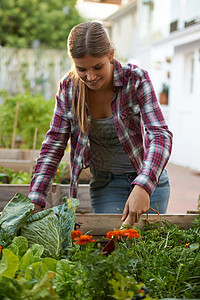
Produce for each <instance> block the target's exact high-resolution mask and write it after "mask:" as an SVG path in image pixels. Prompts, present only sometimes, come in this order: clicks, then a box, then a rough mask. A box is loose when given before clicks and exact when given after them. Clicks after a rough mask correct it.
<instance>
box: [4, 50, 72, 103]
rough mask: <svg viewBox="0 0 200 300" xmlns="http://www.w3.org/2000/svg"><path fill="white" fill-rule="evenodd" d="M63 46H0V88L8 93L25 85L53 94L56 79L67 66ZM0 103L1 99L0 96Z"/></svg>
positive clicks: (62, 73)
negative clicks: (38, 47)
mask: <svg viewBox="0 0 200 300" xmlns="http://www.w3.org/2000/svg"><path fill="white" fill-rule="evenodd" d="M70 67H71V61H70V59H69V57H68V56H67V51H65V50H51V49H49V50H46V49H38V50H34V49H15V48H3V47H2V48H0V90H6V91H8V92H9V93H10V94H11V95H13V94H17V93H23V92H24V91H25V90H26V89H29V90H30V91H33V92H34V93H37V92H38V93H41V94H42V95H43V96H44V97H45V99H49V98H54V97H55V93H56V90H57V87H58V84H59V81H60V79H61V78H62V77H63V76H64V74H65V73H66V72H67V71H68V70H69V69H70ZM0 103H1V99H0Z"/></svg>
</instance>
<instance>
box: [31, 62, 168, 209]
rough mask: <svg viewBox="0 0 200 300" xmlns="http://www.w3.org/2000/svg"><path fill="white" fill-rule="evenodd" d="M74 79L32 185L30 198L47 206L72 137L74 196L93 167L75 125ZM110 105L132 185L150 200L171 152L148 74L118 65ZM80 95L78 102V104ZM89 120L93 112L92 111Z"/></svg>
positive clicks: (61, 96) (61, 99)
mask: <svg viewBox="0 0 200 300" xmlns="http://www.w3.org/2000/svg"><path fill="white" fill-rule="evenodd" d="M72 86H73V79H71V78H70V77H69V75H68V74H67V75H66V76H65V77H64V78H63V80H62V81H61V82H60V88H59V90H58V92H57V95H56V105H55V109H54V114H53V118H52V121H51V124H50V129H49V131H48V132H47V134H46V137H45V140H44V142H43V144H42V148H41V152H40V157H39V159H38V161H37V164H36V168H35V172H34V176H33V179H32V181H31V185H30V193H29V198H30V199H31V200H32V202H34V203H38V204H40V205H42V206H45V201H46V196H47V192H48V189H49V188H50V186H51V183H52V181H53V178H54V176H55V174H56V170H57V168H58V165H59V163H60V160H61V158H62V156H63V155H64V151H65V149H66V146H67V142H68V140H69V138H70V139H71V153H70V165H71V178H70V196H71V197H76V196H77V189H78V180H79V174H80V172H81V170H82V169H83V168H86V167H88V166H89V165H90V144H89V139H88V135H87V134H83V133H81V131H80V129H79V127H78V124H77V123H75V124H74V122H73V113H72ZM113 88H114V90H115V96H116V97H115V100H114V101H113V102H112V104H111V108H112V112H113V118H114V124H115V129H116V132H117V135H118V138H119V140H120V142H121V145H122V146H123V148H124V150H125V152H126V153H127V155H128V156H129V158H130V159H131V161H132V164H133V170H136V172H137V174H138V175H137V177H136V178H135V180H134V181H133V183H132V184H137V185H140V186H142V187H143V188H145V190H146V191H147V192H148V193H149V194H150V195H151V194H152V192H153V190H154V188H155V186H156V184H157V183H158V180H159V177H160V175H161V174H162V171H163V170H164V167H165V166H166V164H167V161H168V159H169V157H170V153H171V147H172V133H171V132H170V131H169V130H168V127H167V125H166V123H165V120H164V117H163V114H162V112H161V109H160V106H159V103H158V101H157V98H156V95H155V92H154V89H153V86H152V83H151V80H150V78H149V76H148V73H147V72H146V71H144V70H142V69H140V68H139V67H138V66H135V65H132V64H126V65H121V64H120V63H119V62H118V61H117V60H115V61H114V78H113ZM77 94H78V90H77V93H76V103H77ZM88 115H89V117H90V112H89V110H88Z"/></svg>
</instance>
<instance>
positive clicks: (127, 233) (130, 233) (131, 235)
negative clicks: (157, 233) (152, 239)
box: [121, 228, 140, 239]
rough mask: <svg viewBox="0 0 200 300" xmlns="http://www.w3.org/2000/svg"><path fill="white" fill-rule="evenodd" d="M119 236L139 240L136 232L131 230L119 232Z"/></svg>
mask: <svg viewBox="0 0 200 300" xmlns="http://www.w3.org/2000/svg"><path fill="white" fill-rule="evenodd" d="M121 236H127V237H128V238H129V239H132V238H140V235H139V233H138V231H137V230H135V229H133V228H129V229H123V230H122V232H121Z"/></svg>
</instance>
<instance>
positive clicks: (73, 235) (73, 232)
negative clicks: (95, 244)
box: [70, 230, 82, 239]
mask: <svg viewBox="0 0 200 300" xmlns="http://www.w3.org/2000/svg"><path fill="white" fill-rule="evenodd" d="M81 235H82V231H80V230H73V231H72V232H71V235H70V238H72V239H75V238H76V237H78V236H81Z"/></svg>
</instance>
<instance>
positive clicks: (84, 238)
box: [74, 235, 95, 245]
mask: <svg viewBox="0 0 200 300" xmlns="http://www.w3.org/2000/svg"><path fill="white" fill-rule="evenodd" d="M92 237H93V236H92V235H80V236H79V237H76V238H74V240H75V241H76V242H75V244H76V245H78V244H80V245H84V244H87V243H92V242H95V240H94V239H93V238H92Z"/></svg>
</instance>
